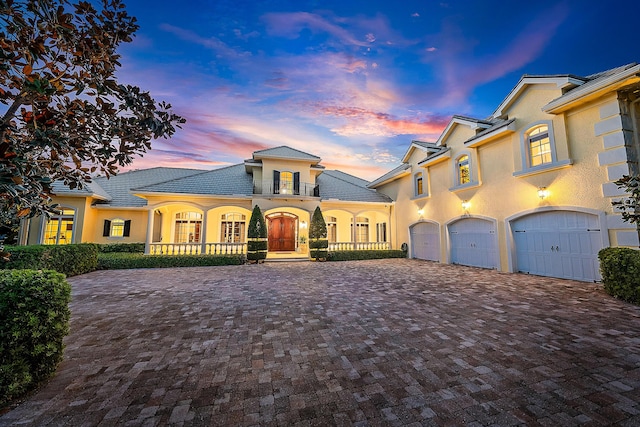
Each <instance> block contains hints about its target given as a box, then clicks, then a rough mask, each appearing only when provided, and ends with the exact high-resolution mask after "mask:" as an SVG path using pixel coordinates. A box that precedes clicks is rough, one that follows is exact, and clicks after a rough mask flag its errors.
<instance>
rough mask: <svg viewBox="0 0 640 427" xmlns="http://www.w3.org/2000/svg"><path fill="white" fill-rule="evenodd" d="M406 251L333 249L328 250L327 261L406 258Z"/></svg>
mask: <svg viewBox="0 0 640 427" xmlns="http://www.w3.org/2000/svg"><path fill="white" fill-rule="evenodd" d="M406 257H407V253H406V252H404V251H401V250H396V249H393V250H383V251H335V252H329V255H328V256H327V261H357V260H365V259H383V258H406Z"/></svg>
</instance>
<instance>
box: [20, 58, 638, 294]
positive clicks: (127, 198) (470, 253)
mask: <svg viewBox="0 0 640 427" xmlns="http://www.w3.org/2000/svg"><path fill="white" fill-rule="evenodd" d="M639 99H640V65H639V64H636V63H633V64H628V65H624V66H621V67H618V68H615V69H611V70H607V71H604V72H601V73H597V74H593V75H590V76H586V77H580V76H575V75H570V74H562V75H542V76H538V75H524V76H523V77H522V78H521V79H520V81H519V82H518V84H517V85H516V86H515V87H514V88H513V89H512V90H511V92H510V93H509V94H507V96H506V98H504V100H503V101H502V102H501V103H500V105H498V106H497V108H496V110H495V111H494V112H493V114H492V115H491V116H489V117H487V118H482V119H480V118H474V117H468V116H463V115H455V116H453V117H452V118H451V120H450V122H449V123H448V125H447V126H446V128H445V129H444V131H443V132H442V134H441V135H440V136H439V138H438V140H437V141H435V142H422V141H412V142H411V144H410V145H409V148H408V149H407V151H406V153H405V155H404V157H403V159H402V163H401V165H400V166H398V167H397V168H395V169H393V170H391V171H390V172H388V173H386V174H384V175H383V176H381V177H380V178H378V179H376V180H375V181H373V182H370V183H369V182H367V181H365V180H362V179H360V178H357V177H354V176H352V175H349V174H346V173H343V172H339V171H328V170H325V168H324V167H323V166H322V165H321V159H320V158H319V157H317V156H314V155H311V154H308V153H304V152H301V151H299V150H296V149H293V148H290V147H276V148H270V149H266V150H260V151H256V152H254V153H253V155H252V158H251V159H248V160H246V161H245V162H244V163H243V164H238V165H234V166H229V167H226V168H221V169H216V170H211V171H202V170H191V169H174V168H153V169H147V170H138V171H132V172H126V173H123V174H120V175H118V176H115V177H112V178H111V179H109V180H107V179H104V178H97V179H96V180H95V181H94V183H92V184H91V185H89V186H87V187H86V188H85V189H83V190H80V191H77V190H76V191H69V190H65V189H64V188H63V187H61V186H58V187H56V189H55V190H56V198H55V201H56V202H57V203H59V204H60V206H61V207H62V213H61V215H59V216H57V217H55V218H52V219H50V220H48V221H45V220H43V219H41V218H36V219H34V220H32V221H31V222H30V224H26V226H25V227H23V233H22V237H21V241H22V242H23V243H26V242H28V243H47V244H59V243H65V242H99V243H107V242H119V241H123V242H128V241H131V242H146V251H147V253H151V254H155V253H162V254H176V253H188V254H191V253H214V254H217V253H238V252H244V251H246V244H245V242H246V229H247V227H246V225H247V222H248V220H249V217H250V214H251V209H252V207H253V206H254V205H256V204H257V205H259V206H260V208H261V209H262V211H263V213H264V214H265V216H266V219H267V223H268V228H269V255H268V257H269V258H279V257H285V258H291V257H302V258H306V257H307V256H308V249H307V247H306V246H307V245H305V244H304V242H305V237H306V236H307V231H306V230H307V226H308V224H309V221H310V215H311V213H312V212H313V210H314V209H315V208H316V206H320V208H321V209H322V212H323V214H324V216H325V221H326V223H327V229H328V237H329V241H330V250H336V249H343V250H349V249H386V248H393V249H399V248H401V247H402V246H403V244H404V243H406V244H407V246H408V249H409V256H410V257H412V258H418V259H424V260H431V261H438V262H442V263H456V264H463V265H469V266H477V267H484V268H493V269H498V270H501V271H509V272H524V273H530V274H537V275H543V276H551V277H559V278H569V279H576V280H583V281H597V280H599V279H600V274H599V264H598V259H597V253H598V251H599V250H600V249H601V248H603V247H607V246H628V247H637V246H638V244H639V242H638V233H637V231H636V229H635V227H634V226H633V225H631V224H628V223H625V222H623V221H622V218H621V215H620V214H619V213H618V212H615V211H614V209H613V208H612V205H611V201H612V200H613V199H619V198H622V197H624V194H623V192H622V191H621V190H619V189H618V188H617V186H616V185H615V184H614V181H615V180H617V179H618V178H620V177H621V176H623V175H625V174H637V173H639V172H640V167H639V165H638V158H639V155H640V135H639V134H640V132H639V128H640V101H639Z"/></svg>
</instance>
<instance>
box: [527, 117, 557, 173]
mask: <svg viewBox="0 0 640 427" xmlns="http://www.w3.org/2000/svg"><path fill="white" fill-rule="evenodd" d="M527 144H528V147H529V159H530V162H531V167H534V166H538V165H544V164H545V163H551V162H552V161H553V158H552V156H551V140H550V139H549V127H548V126H546V125H543V126H538V127H536V128H534V129H533V130H532V131H530V132H529V133H528V134H527Z"/></svg>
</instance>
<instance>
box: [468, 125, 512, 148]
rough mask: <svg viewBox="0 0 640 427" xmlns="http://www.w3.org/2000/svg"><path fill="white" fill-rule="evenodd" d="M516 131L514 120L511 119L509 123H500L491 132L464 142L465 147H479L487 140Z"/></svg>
mask: <svg viewBox="0 0 640 427" xmlns="http://www.w3.org/2000/svg"><path fill="white" fill-rule="evenodd" d="M515 131H516V122H515V120H512V121H511V122H510V123H508V124H505V125H502V126H500V127H498V128H496V129H494V130H492V131H491V132H489V133H487V134H485V135H482V136H480V137H478V138H474V139H471V140H469V141H467V142H465V143H464V145H465V146H467V147H479V146H481V145H483V144H486V143H487V142H490V141H493V140H494V139H496V138H499V137H501V136H504V135H508V134H511V133H513V132H515Z"/></svg>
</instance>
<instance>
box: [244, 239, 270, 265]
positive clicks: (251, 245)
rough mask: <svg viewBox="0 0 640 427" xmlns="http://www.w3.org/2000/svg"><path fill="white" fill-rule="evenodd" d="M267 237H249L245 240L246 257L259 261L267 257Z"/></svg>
mask: <svg viewBox="0 0 640 427" xmlns="http://www.w3.org/2000/svg"><path fill="white" fill-rule="evenodd" d="M268 244H269V242H268V241H267V239H249V240H248V241H247V259H248V260H249V261H259V260H262V259H265V258H266V257H267V245H268Z"/></svg>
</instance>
